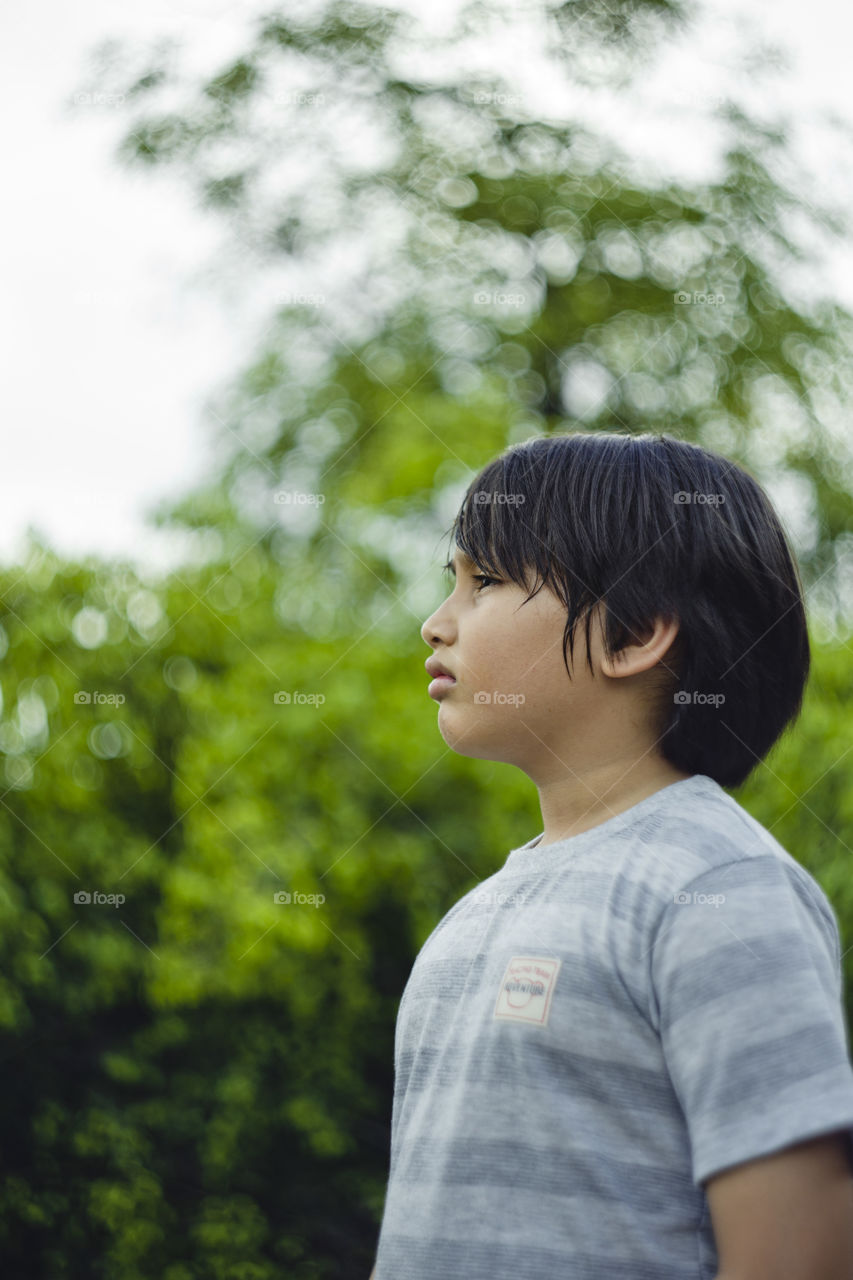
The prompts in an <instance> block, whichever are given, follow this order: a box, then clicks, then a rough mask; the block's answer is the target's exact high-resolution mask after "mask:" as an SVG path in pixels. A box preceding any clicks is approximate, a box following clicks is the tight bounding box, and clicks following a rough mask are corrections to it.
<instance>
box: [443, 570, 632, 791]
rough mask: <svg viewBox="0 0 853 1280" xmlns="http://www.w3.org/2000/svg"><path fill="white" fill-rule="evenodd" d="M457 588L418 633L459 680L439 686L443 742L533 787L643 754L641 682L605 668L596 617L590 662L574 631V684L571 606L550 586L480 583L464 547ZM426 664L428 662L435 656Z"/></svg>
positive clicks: (581, 630) (580, 630) (581, 633)
mask: <svg viewBox="0 0 853 1280" xmlns="http://www.w3.org/2000/svg"><path fill="white" fill-rule="evenodd" d="M454 561H455V564H456V582H455V585H454V589H453V591H452V592H451V594H450V595H449V596H448V597H447V599H446V600H445V601H444V602H443V603H442V604H441V605H439V607H438V608H437V609H436V610H435V612H434V613H433V614H432V615H431V616H430V617H429V618H427V620H426V622H425V623H424V625H423V627H422V628H421V635H422V636H423V638H424V640H425V641H426V643H427V644H428V645H430V646H431V648H432V649H433V655H432V658H433V659H434V660H435V661H436V662H439V663H441V664H442V665H443V666H444V667H446V668H447V670H448V671H449V672H450V674H451V675H453V676H454V677H455V683H454V684H450V683H443V684H442V686H441V687H440V688H438V689H436V690H435V697H436V699H437V701H438V702H439V710H438V728H439V732H440V733H441V736H442V738H443V739H444V741H445V742H446V743H447V745H448V746H449V747H451V748H452V749H453V750H454V751H457V752H459V753H460V754H461V755H467V756H475V757H479V758H483V759H487V760H500V761H504V762H505V763H507V764H514V765H517V766H518V767H520V768H522V769H523V770H524V771H525V773H527V774H528V776H529V777H531V778H532V779H533V780H534V781H540V780H544V779H545V778H547V776H548V775H549V774H554V773H555V772H560V771H564V770H565V768H566V767H567V766H568V767H574V763H575V762H577V763H578V764H581V765H583V766H584V767H589V766H595V765H596V764H599V763H601V764H605V763H608V762H610V761H612V760H613V759H614V754H615V755H616V756H618V755H621V754H623V753H629V754H633V753H634V752H637V751H642V750H643V749H644V747H645V745H647V733H648V731H647V729H646V727H645V722H644V717H643V715H642V714H641V711H640V707H639V705H636V706H635V701H634V697H633V696H626V695H629V687H631V686H633V688H631V689H630V693H631V694H632V695H633V694H635V693H636V691H637V690H636V685H637V680H638V677H636V676H630V675H627V676H623V677H620V678H618V679H615V678H612V677H608V676H607V675H604V674H603V673H602V671H601V666H600V664H601V660H602V657H603V647H602V644H601V633H600V622H599V618H598V616H597V614H596V613H593V619H592V624H591V628H590V646H591V652H592V661H593V665H594V668H595V673H596V674H595V678H594V679H593V676H592V675H591V673H590V670H589V667H588V666H587V662H586V637H585V623H584V622H583V621H582V622H581V623H580V624H579V627H578V629H577V631H576V635H575V646H574V659H573V660H572V659H571V657H570V659H569V662H570V669H571V671H572V679H571V680H570V679H569V676H568V674H567V672H566V668H565V666H564V663H563V649H562V639H563V629H564V627H565V623H566V609H565V606H564V605H563V604H562V603H561V601H560V600H558V599H557V597H556V596H555V595H553V594H552V592H551V591H550V590H549V589H548V587H542V589H541V590H540V591H538V592H537V594H536V595H535V596H534V597H533V599H532V600H529V601H528V602H527V603H526V604H525V603H524V601H525V597H526V594H527V593H526V592H525V591H523V590H522V589H521V588H520V587H518V586H516V585H515V583H513V582H510V581H508V580H505V579H501V580H500V581H499V582H498V583H497V584H495V585H491V582H493V581H494V580H491V582H490V580H488V579H485V580H483V579H480V580H478V579H477V577H476V575H477V572H478V568H479V566H477V565H474V564H472V563H471V562H470V561H469V560H468V558H467V557H466V556H465V555H464V553H463V552H462V551H461V550H460V549H459V548H458V547H457V548H455V551H454ZM428 661H429V660H428Z"/></svg>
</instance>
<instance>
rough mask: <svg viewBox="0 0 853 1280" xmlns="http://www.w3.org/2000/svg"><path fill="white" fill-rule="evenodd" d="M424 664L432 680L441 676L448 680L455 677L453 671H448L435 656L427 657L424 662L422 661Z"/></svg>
mask: <svg viewBox="0 0 853 1280" xmlns="http://www.w3.org/2000/svg"><path fill="white" fill-rule="evenodd" d="M424 666H425V667H426V669H427V671H428V672H429V674H430V675H431V676H432V678H433V679H434V680H437V679H439V678H440V677H442V676H443V677H446V678H447V679H449V680H455V679H456V676H455V675H454V674H453V672H452V671H449V670H448V669H447V667H445V666H444V664H443V663H442V662H439V661H438V659H437V658H427V660H426V662H425V663H424Z"/></svg>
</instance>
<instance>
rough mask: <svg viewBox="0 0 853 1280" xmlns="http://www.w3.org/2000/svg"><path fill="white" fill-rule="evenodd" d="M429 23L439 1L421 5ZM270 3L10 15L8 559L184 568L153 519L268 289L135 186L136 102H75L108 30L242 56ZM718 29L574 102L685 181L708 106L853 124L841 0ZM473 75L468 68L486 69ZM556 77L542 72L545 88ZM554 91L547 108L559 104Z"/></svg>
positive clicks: (826, 168) (188, 211)
mask: <svg viewBox="0 0 853 1280" xmlns="http://www.w3.org/2000/svg"><path fill="white" fill-rule="evenodd" d="M409 7H410V8H411V9H412V10H414V11H415V12H417V13H419V14H427V13H428V14H429V15H430V17H431V19H432V20H436V15H438V14H440V12H441V9H440V7H439V6H438V5H437V4H436V0H409ZM268 8H270V5H268V4H262V3H258V0H247V2H243V3H232V2H231V0H171V3H169V2H167V0H145V4H144V5H142V4H140V5H138V6H137V7H136V9H135V10H132V9H129V8H128V6H127V5H125V4H121V3H119V2H118V0H114V2H113V3H110V2H109V0H85V3H80V4H77V5H73V6H69V5H67V4H64V3H62V2H61V0H42V3H40V4H39V5H38V6H34V7H33V6H29V7H28V6H22V5H18V6H6V7H5V11H4V13H3V15H2V18H0V36H1V37H2V38H0V60H2V71H0V86H1V87H0V108H2V119H3V121H4V122H5V137H4V139H3V147H4V154H5V168H6V174H7V177H8V176H9V175H11V181H10V182H7V190H6V193H5V196H4V200H3V203H2V205H1V206H0V218H2V221H3V234H2V237H0V271H2V280H3V286H4V292H5V306H4V307H3V315H2V322H0V323H2V325H3V333H2V342H0V352H2V359H3V363H2V368H3V373H2V383H0V386H2V398H3V418H2V442H3V464H4V465H2V466H0V512H2V519H0V559H2V560H3V561H4V562H8V561H10V560H12V561H14V560H16V559H18V558H19V556H20V555H21V554H22V550H23V545H24V544H23V535H24V532H25V530H26V528H27V526H34V527H35V528H37V529H38V530H39V531H40V532H41V533H42V534H43V535H45V536H46V537H47V538H48V539H49V541H50V542H51V543H52V544H53V546H54V547H55V548H56V549H57V550H58V551H59V552H60V553H62V554H65V555H69V556H82V555H85V554H87V553H94V554H97V555H101V556H120V557H124V558H128V559H131V560H133V561H135V562H136V563H137V564H138V565H139V566H140V567H144V566H146V565H148V566H151V567H153V568H156V567H162V566H165V565H166V564H168V563H173V562H175V560H176V559H177V558H178V557H179V556H180V554H181V552H182V549H183V544H182V543H181V541H180V540H179V539H177V538H176V537H175V535H172V534H167V533H165V532H163V531H159V530H154V529H151V528H149V527H148V526H147V525H146V523H145V512H146V509H148V508H150V507H153V506H154V505H156V504H157V502H158V501H159V500H160V499H162V498H164V497H166V496H177V495H179V494H181V493H183V492H185V491H187V490H189V489H191V488H192V487H193V486H194V484H195V483H196V482H197V481H198V480H199V479H201V478H202V476H203V475H204V474H205V472H206V471H207V470H208V469H209V467H210V466H211V465H213V453H212V449H211V447H210V442H209V432H208V430H207V428H206V427H205V425H204V424H203V422H202V418H201V406H202V401H203V399H204V397H205V396H206V395H207V394H209V393H210V392H212V391H214V390H215V389H216V388H218V387H220V386H222V385H223V383H225V382H227V380H228V375H229V373H233V372H236V371H237V369H238V367H239V366H240V365H241V364H242V362H243V361H244V360H245V358H246V357H247V356H248V354H249V353H250V352H251V350H252V344H253V338H254V335H255V326H256V325H258V326H259V325H260V323H261V321H262V319H263V312H262V311H259V310H258V306H259V303H260V302H262V301H263V300H262V299H259V298H258V297H257V295H255V296H254V297H253V298H252V299H246V300H245V304H244V305H240V303H239V301H238V304H237V305H235V303H234V300H233V299H231V301H230V302H226V299H225V297H224V296H223V295H221V294H220V293H218V292H217V291H215V290H214V289H213V288H211V287H210V285H209V284H205V283H203V282H202V281H201V279H200V276H201V273H202V271H203V270H204V269H207V268H209V267H210V265H211V262H212V260H213V258H214V254H215V249H216V246H217V244H218V243H219V240H220V235H221V230H220V227H219V224H218V222H217V221H216V220H215V219H212V218H211V219H207V218H206V217H205V216H203V215H202V214H201V213H200V212H198V211H197V210H196V209H195V208H194V206H193V202H192V197H191V195H190V193H189V192H188V190H187V188H186V187H185V186H184V185H183V184H182V183H181V182H180V181H179V180H178V179H172V178H167V177H164V176H162V175H159V176H156V177H155V176H154V174H153V173H149V174H141V175H134V176H133V177H131V176H130V175H129V174H128V173H127V172H126V171H124V170H122V169H121V168H120V167H119V166H118V165H117V163H116V162H115V161H114V160H113V159H112V152H113V148H114V145H115V141H116V140H117V138H118V137H119V136H120V133H121V127H122V120H121V117H120V108H114V107H113V108H110V107H95V106H92V107H81V108H80V109H79V111H78V113H77V115H76V116H72V115H69V114H68V113H67V112H66V109H65V103H66V101H67V100H68V98H69V96H70V95H71V94H72V93H73V91H74V90H75V89H77V88H79V87H80V85H81V83H82V81H83V78H84V77H83V69H84V59H85V56H86V54H87V52H88V51H90V50H91V49H92V47H93V46H94V45H95V44H96V43H98V42H99V41H101V40H102V39H105V38H106V37H109V36H127V35H133V34H135V36H136V37H137V38H138V39H140V40H143V41H145V42H147V41H148V40H150V39H152V38H154V37H156V36H158V35H163V34H167V33H174V34H182V35H183V37H184V38H185V39H186V41H187V43H188V47H189V48H190V50H191V51H192V57H193V62H194V63H198V64H200V65H205V66H208V67H210V68H211V69H212V68H215V67H216V66H218V65H220V63H221V62H224V61H225V59H227V57H228V56H229V55H230V54H232V53H234V52H236V51H237V50H240V49H242V48H244V47H245V46H246V45H247V43H248V39H247V35H246V33H247V31H248V26H249V20H250V18H251V16H252V15H253V14H255V13H258V12H261V11H265V10H267V9H268ZM704 11H705V17H704V19H703V21H702V24H701V27H694V28H693V30H692V31H691V32H690V33H689V34H688V36H687V37H686V39H685V40H684V41H683V42H682V43H680V44H679V45H678V46H676V47H674V48H672V49H671V50H670V51H669V52H667V53H666V55H665V56H664V57H663V58H662V59H661V60H659V61H658V63H657V66H656V72H655V75H654V77H644V83H643V88H642V93H643V96H644V98H646V99H647V101H648V104H649V105H648V106H646V107H644V108H643V109H642V110H639V109H638V106H637V103H636V102H632V103H631V104H630V105H629V106H628V107H627V108H620V109H617V110H614V109H613V108H612V107H611V106H610V104H609V103H608V102H606V101H604V100H603V99H602V98H601V97H599V96H596V95H585V96H583V97H580V96H576V97H575V98H574V99H573V102H574V105H575V107H576V108H577V109H580V110H583V111H584V112H585V113H586V114H587V115H588V117H589V119H590V121H591V123H597V124H598V125H600V126H601V127H602V131H603V132H605V133H611V132H612V133H614V134H615V135H617V136H618V138H619V142H620V145H621V146H622V147H623V148H624V149H625V150H627V151H629V152H631V153H636V154H637V155H644V156H648V157H649V158H650V159H653V158H656V159H657V162H658V164H659V165H660V166H661V167H662V168H664V169H666V170H667V171H668V172H674V173H677V174H680V175H683V176H684V177H685V178H694V177H699V176H701V175H702V174H703V173H707V172H708V171H709V166H713V164H714V161H715V159H716V158H717V157H718V142H719V137H718V136H717V135H715V133H714V131H713V129H711V128H708V127H707V126H704V125H703V124H702V122H701V113H702V111H703V109H704V104H705V103H706V102H707V101H708V100H709V99H714V98H718V97H723V96H725V95H727V94H729V95H732V94H733V95H734V96H735V97H737V98H738V99H739V100H740V101H741V102H744V103H745V104H747V105H748V106H750V107H751V108H753V109H755V110H758V111H760V112H762V113H765V112H771V111H772V110H773V109H774V108H775V106H779V105H781V106H783V107H784V108H785V109H788V110H791V111H792V112H794V113H795V114H796V116H797V118H798V119H800V120H802V121H803V122H807V121H808V120H809V119H810V118H812V117H813V116H815V115H816V113H820V112H826V111H833V112H835V113H836V115H837V116H838V117H839V118H840V119H841V120H842V121H844V123H845V124H846V125H847V126H848V127H851V126H853V99H851V97H850V94H849V71H848V60H849V48H850V35H851V18H850V16H848V13H847V11H846V10H845V9H844V8H842V7H839V5H838V3H837V0H812V2H811V3H810V4H809V6H808V13H807V16H806V17H804V14H803V11H802V6H801V5H800V4H798V3H795V0H777V2H776V3H774V5H773V6H771V7H766V8H765V7H764V5H763V3H762V0H710V2H709V3H708V4H707V5H706V6H705V7H704ZM759 39H763V40H764V41H765V43H767V42H770V43H772V44H774V45H778V46H781V47H782V48H784V49H785V50H786V54H787V58H788V61H789V64H790V65H789V68H788V69H787V70H785V71H784V72H783V73H782V74H780V75H777V76H776V77H767V76H765V77H763V78H762V77H760V76H757V75H755V73H754V72H753V71H752V70H751V68H750V66H749V64H748V63H745V62H744V61H743V55H744V54H745V53H746V52H747V51H748V48H749V47H750V46H751V45H754V44H755V43H756V42H757V41H758V40H759ZM501 46H502V47H500V48H494V47H486V46H485V45H484V46H483V47H482V48H481V49H480V50H479V51H478V52H479V56H480V59H481V61H482V64H483V66H484V67H486V66H494V63H495V61H496V60H497V61H499V62H501V63H502V65H512V66H514V67H515V68H516V71H517V72H518V74H519V76H520V79H521V80H523V79H524V76H523V67H522V69H521V71H519V63H523V61H524V60H523V59H519V57H518V46H517V44H514V43H513V40H512V38H511V37H510V38H507V39H506V40H504V41H502V42H501ZM469 65H470V64H469ZM548 91H549V90H548V87H547V85H545V84H544V83H543V82H542V79H541V76H540V75H538V74H537V73H536V72H535V70H533V69H531V72H530V75H529V77H528V84H527V86H526V88H525V93H526V94H527V93H529V95H530V97H531V100H536V96H537V95H538V94H546V93H547V92H548ZM542 100H543V102H544V100H545V99H544V98H543V99H542ZM797 151H798V153H799V154H800V155H801V157H802V159H803V162H804V163H805V164H807V165H808V166H809V168H810V171H811V181H812V182H813V183H814V184H815V185H816V187H817V188H820V187H823V188H825V191H826V194H827V195H834V196H835V197H836V198H837V199H838V200H839V201H842V200H843V201H844V202H845V203H846V204H847V205H850V203H851V202H850V198H849V197H850V192H851V181H853V177H852V176H851V170H853V163H851V160H853V142H848V143H846V144H845V145H844V147H840V146H839V140H838V138H837V137H835V138H834V137H833V136H832V135H831V134H830V133H829V132H828V130H827V129H826V128H825V127H824V126H820V125H815V126H813V127H812V126H807V125H806V124H805V123H804V126H803V130H802V133H801V134H800V135H799V136H798V139H797ZM814 283H815V287H816V288H817V289H818V290H820V289H824V290H826V291H828V292H829V293H830V294H831V295H832V296H835V297H836V298H837V299H838V300H839V301H841V302H842V303H844V304H845V305H846V306H847V307H849V308H850V309H851V310H853V249H851V247H850V246H849V245H848V246H844V247H843V248H842V249H838V250H835V251H834V252H833V256H832V257H831V258H830V259H828V261H827V266H826V270H825V273H824V275H823V278H822V279H818V280H817V281H816V282H814Z"/></svg>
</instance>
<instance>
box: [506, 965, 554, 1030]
mask: <svg viewBox="0 0 853 1280" xmlns="http://www.w3.org/2000/svg"><path fill="white" fill-rule="evenodd" d="M560 964H561V961H560V960H551V959H550V958H549V957H547V956H513V958H512V959H511V960H510V962H509V964H508V965H507V967H506V972H505V974H504V976H503V978H502V979H501V989H500V991H499V993H498V1000H497V1004H496V1005H495V1012H494V1014H493V1017H495V1018H507V1019H509V1020H510V1021H512V1022H535V1023H538V1025H539V1026H543V1027H544V1025H545V1024H546V1022H547V1021H548V1015H549V1014H550V1012H551V997H552V996H553V994H554V985H555V983H556V981H557V974H558V973H559V970H560Z"/></svg>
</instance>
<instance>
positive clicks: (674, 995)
mask: <svg viewBox="0 0 853 1280" xmlns="http://www.w3.org/2000/svg"><path fill="white" fill-rule="evenodd" d="M822 899H823V893H822V890H821V889H820V888H819V886H818V885H817V884H816V882H814V881H812V880H811V878H810V877H808V876H807V874H804V875H802V876H799V875H798V874H797V871H796V869H792V868H789V867H787V866H786V865H785V864H784V862H782V861H781V860H780V859H779V858H778V857H776V856H774V855H768V856H766V857H765V856H759V857H746V858H742V859H739V860H737V861H734V862H728V863H726V864H724V865H723V866H720V867H718V868H715V869H713V870H711V871H707V872H704V873H703V874H702V875H701V876H697V877H696V878H695V879H693V880H691V881H690V883H689V884H687V885H685V887H684V889H683V890H682V891H681V892H680V893H677V894H675V895H674V898H673V901H672V902H670V903H668V904H667V905H666V907H665V909H664V911H663V913H662V915H661V917H660V920H659V922H658V925H657V928H656V931H655V935H654V940H653V942H652V944H651V948H650V973H651V984H652V992H653V1009H654V1012H655V1016H656V1017H657V1018H658V1019H659V1025H658V1031H659V1034H660V1037H661V1044H662V1048H663V1053H664V1057H665V1059H666V1064H667V1069H668V1071H669V1075H670V1079H671V1081H672V1084H673V1088H674V1089H675V1092H676V1094H677V1096H678V1099H679V1102H680V1104H681V1107H682V1109H683V1112H684V1116H685V1119H686V1123H687V1129H688V1133H689V1139H690V1146H691V1159H692V1170H693V1181H694V1183H695V1185H696V1186H697V1187H698V1186H699V1185H700V1184H701V1183H703V1182H704V1181H705V1180H706V1179H707V1178H708V1177H710V1176H711V1175H712V1174H714V1173H717V1172H719V1171H720V1170H722V1169H725V1168H727V1167H729V1166H731V1165H735V1164H740V1163H742V1162H743V1161H746V1160H752V1159H757V1158H758V1157H760V1156H763V1155H769V1154H771V1153H772V1152H774V1151H779V1150H781V1149H782V1148H784V1147H787V1146H790V1145H792V1144H794V1143H796V1142H802V1141H805V1140H806V1139H808V1138H812V1137H818V1136H819V1135H820V1134H822V1133H828V1132H831V1131H833V1130H836V1129H846V1130H847V1131H848V1144H851V1145H849V1146H848V1153H853V1142H851V1140H853V1067H851V1064H850V1058H849V1051H848V1037H847V1029H846V1024H845V1018H844V1007H843V990H842V977H841V967H840V946H839V939H838V925H837V922H836V920H835V917H834V915H833V913H832V911H831V908H830V907H829V905H828V903H827V904H826V905H825V906H824V905H822Z"/></svg>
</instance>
